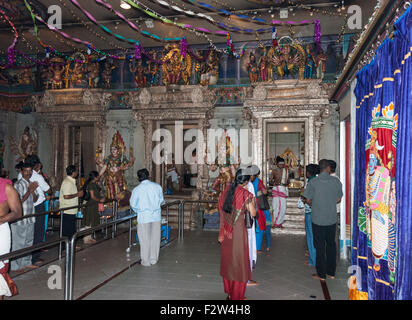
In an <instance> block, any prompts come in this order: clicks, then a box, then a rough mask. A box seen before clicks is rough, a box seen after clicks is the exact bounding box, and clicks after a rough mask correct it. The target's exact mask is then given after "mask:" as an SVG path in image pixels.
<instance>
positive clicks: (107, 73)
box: [102, 61, 116, 89]
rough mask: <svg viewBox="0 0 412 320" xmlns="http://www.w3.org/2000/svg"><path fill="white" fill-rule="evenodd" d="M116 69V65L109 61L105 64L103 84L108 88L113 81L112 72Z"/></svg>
mask: <svg viewBox="0 0 412 320" xmlns="http://www.w3.org/2000/svg"><path fill="white" fill-rule="evenodd" d="M114 69H116V66H115V65H114V64H112V63H110V62H108V61H106V63H105V64H104V69H103V71H102V79H103V86H104V87H105V88H106V89H110V87H111V82H112V72H113V70H114Z"/></svg>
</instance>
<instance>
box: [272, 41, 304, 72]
mask: <svg viewBox="0 0 412 320" xmlns="http://www.w3.org/2000/svg"><path fill="white" fill-rule="evenodd" d="M279 45H280V47H278V48H271V49H270V50H269V52H268V57H269V61H270V63H271V65H272V66H273V67H274V70H272V71H271V72H270V73H273V71H275V73H276V74H277V75H278V76H279V77H280V78H285V77H289V76H295V75H298V76H299V79H304V73H305V55H306V54H305V50H304V49H303V48H302V46H301V45H300V43H299V42H298V41H296V40H293V39H291V38H289V37H283V38H282V39H281V40H279Z"/></svg>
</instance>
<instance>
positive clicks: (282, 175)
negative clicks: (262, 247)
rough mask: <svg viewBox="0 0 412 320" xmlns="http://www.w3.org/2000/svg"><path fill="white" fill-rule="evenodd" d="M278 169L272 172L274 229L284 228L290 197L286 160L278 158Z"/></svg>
mask: <svg viewBox="0 0 412 320" xmlns="http://www.w3.org/2000/svg"><path fill="white" fill-rule="evenodd" d="M276 165H277V168H276V169H274V170H273V172H272V179H273V184H274V187H273V189H272V208H273V217H274V222H273V225H272V228H283V225H282V224H283V222H284V220H285V215H286V198H287V196H288V188H287V186H288V182H289V181H288V180H289V179H288V169H287V168H286V167H285V160H284V159H282V158H281V157H279V156H278V157H276Z"/></svg>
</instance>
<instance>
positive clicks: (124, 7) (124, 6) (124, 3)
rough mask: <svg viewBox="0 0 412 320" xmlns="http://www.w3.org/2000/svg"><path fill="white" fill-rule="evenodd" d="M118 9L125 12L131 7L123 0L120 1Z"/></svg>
mask: <svg viewBox="0 0 412 320" xmlns="http://www.w3.org/2000/svg"><path fill="white" fill-rule="evenodd" d="M120 8H122V9H125V10H129V9H130V8H131V6H130V4H128V3H127V2H124V1H123V0H120Z"/></svg>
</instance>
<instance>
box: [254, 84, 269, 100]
mask: <svg viewBox="0 0 412 320" xmlns="http://www.w3.org/2000/svg"><path fill="white" fill-rule="evenodd" d="M266 97H267V91H266V89H265V88H264V87H262V86H257V87H256V88H255V89H254V90H253V99H254V100H260V101H261V100H265V99H266Z"/></svg>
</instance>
